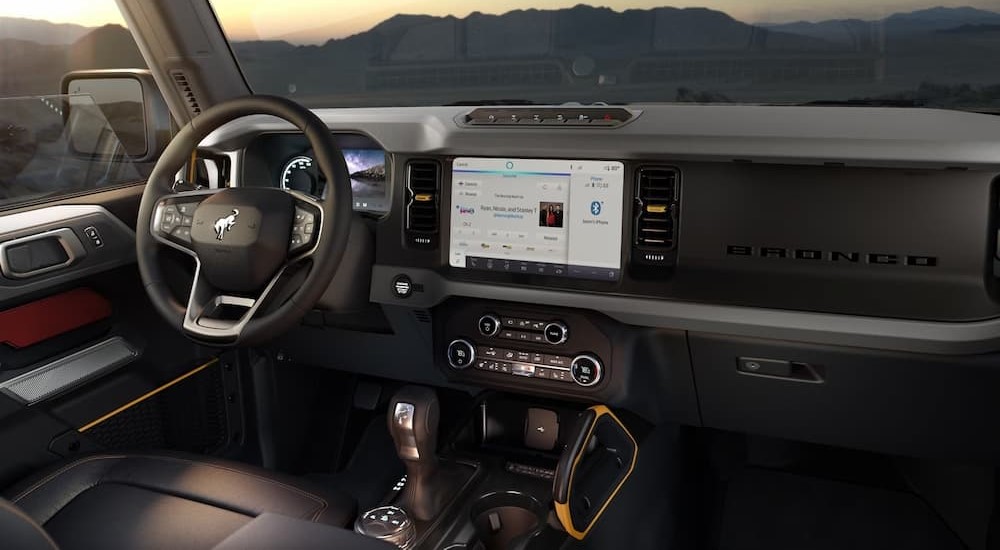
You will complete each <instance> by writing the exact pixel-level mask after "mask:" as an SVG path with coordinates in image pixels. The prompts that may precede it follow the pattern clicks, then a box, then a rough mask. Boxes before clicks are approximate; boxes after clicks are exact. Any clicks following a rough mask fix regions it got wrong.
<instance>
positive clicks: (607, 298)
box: [371, 265, 1000, 355]
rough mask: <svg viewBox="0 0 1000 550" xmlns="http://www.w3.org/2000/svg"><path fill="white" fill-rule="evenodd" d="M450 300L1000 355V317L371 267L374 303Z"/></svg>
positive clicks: (740, 332)
mask: <svg viewBox="0 0 1000 550" xmlns="http://www.w3.org/2000/svg"><path fill="white" fill-rule="evenodd" d="M399 273H406V274H407V275H409V276H410V278H411V279H412V280H413V281H414V283H419V284H422V285H424V292H416V293H414V294H413V295H412V296H410V297H409V298H408V299H407V300H405V301H404V300H400V299H398V298H396V297H394V296H393V295H392V294H391V292H389V281H391V280H392V278H393V277H395V276H396V275H397V274H399ZM451 296H463V297H469V298H482V299H487V300H497V301H507V302H522V303H533V304H539V305H549V306H556V307H568V308H574V309H589V310H592V311H597V312H601V313H604V314H605V315H607V316H609V317H611V318H613V319H616V320H618V321H620V322H622V323H626V324H630V325H635V326H640V327H651V328H665V329H673V330H687V331H694V332H706V333H714V334H726V335H731V336H747V337H753V338H766V339H769V340H791V341H795V342H802V343H813V344H828V345H835V346H851V347H861V348H873V349H880V350H896V351H906V352H914V353H930V354H940V355H972V354H980V353H989V352H993V351H996V350H998V349H1000V319H990V320H987V321H975V322H970V323H945V322H934V321H912V320H905V319H884V318H877V317H862V316H855V315H839V314H833V313H812V312H802V311H788V310H778V309H765V308H753V307H739V306H723V305H713V304H699V303H692V302H681V301H676V300H667V299H653V298H647V297H639V296H620V295H613V294H597V293H589V292H588V293H585V292H574V291H568V290H553V289H541V288H537V287H530V286H513V285H491V284H483V283H473V282H466V281H453V280H449V279H446V278H444V277H443V276H441V275H440V274H438V273H436V272H434V271H431V270H428V269H415V268H412V267H405V268H404V267H398V266H385V265H375V266H374V267H373V268H372V286H371V299H372V301H373V302H376V303H381V304H387V305H392V306H404V307H413V308H420V309H430V308H433V307H434V306H436V305H438V304H440V303H441V302H443V301H444V300H446V299H447V298H448V297H451Z"/></svg>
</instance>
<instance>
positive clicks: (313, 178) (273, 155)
mask: <svg viewBox="0 0 1000 550" xmlns="http://www.w3.org/2000/svg"><path fill="white" fill-rule="evenodd" d="M334 142H335V143H336V144H337V147H338V148H339V149H340V151H341V153H342V154H343V156H344V162H345V164H347V172H348V174H349V175H350V177H351V190H352V192H353V202H354V210H356V211H359V212H369V213H372V214H376V215H381V214H385V213H386V212H388V210H389V201H390V199H391V196H390V192H391V188H390V186H389V185H388V178H389V169H390V164H389V157H388V156H387V155H386V152H385V151H383V150H382V148H381V146H379V145H378V143H376V142H375V141H373V140H372V139H371V138H368V137H365V136H363V135H358V134H343V133H336V134H334ZM242 166H243V173H242V175H241V177H242V181H243V182H244V183H245V185H247V186H250V187H279V188H283V189H294V190H297V191H302V192H304V193H307V194H309V195H311V196H313V197H316V198H323V197H324V195H325V192H326V178H325V177H324V176H323V174H322V173H321V172H320V170H319V166H318V165H317V164H316V163H315V162H314V159H313V155H312V149H311V147H310V145H309V141H308V140H307V139H306V138H305V136H303V135H301V134H293V133H274V134H264V135H261V136H258V137H257V138H256V139H255V140H254V142H253V143H251V144H250V145H249V146H248V147H247V148H246V152H245V156H244V162H243V164H242Z"/></svg>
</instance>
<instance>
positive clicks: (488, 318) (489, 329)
mask: <svg viewBox="0 0 1000 550" xmlns="http://www.w3.org/2000/svg"><path fill="white" fill-rule="evenodd" d="M499 332H500V318H499V317H497V316H496V315H492V314H489V313H487V314H486V315H483V316H482V317H480V318H479V334H482V335H483V336H488V337H491V338H492V337H493V336H496V335H497V334H498V333H499Z"/></svg>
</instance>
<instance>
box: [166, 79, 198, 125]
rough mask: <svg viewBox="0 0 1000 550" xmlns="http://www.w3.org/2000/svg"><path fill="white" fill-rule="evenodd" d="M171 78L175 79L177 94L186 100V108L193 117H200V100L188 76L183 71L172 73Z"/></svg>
mask: <svg viewBox="0 0 1000 550" xmlns="http://www.w3.org/2000/svg"><path fill="white" fill-rule="evenodd" d="M170 77H171V78H173V79H174V86H176V87H177V93H178V94H180V96H181V99H183V100H184V106H185V107H187V110H188V113H189V114H190V115H191V117H192V118H193V117H196V116H198V115H200V114H201V105H199V104H198V98H197V97H196V96H195V94H194V89H193V88H191V83H190V82H188V79H187V75H185V74H184V73H183V72H181V71H170Z"/></svg>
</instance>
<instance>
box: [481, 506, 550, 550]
mask: <svg viewBox="0 0 1000 550" xmlns="http://www.w3.org/2000/svg"><path fill="white" fill-rule="evenodd" d="M470 515H471V519H472V524H473V526H474V527H475V528H476V540H475V541H474V542H471V543H469V544H468V546H467V548H469V549H470V550H472V549H475V550H512V549H516V548H523V547H524V546H525V544H526V543H527V541H528V540H529V539H531V538H532V537H533V536H534V535H536V534H537V533H538V532H539V531H540V530H541V528H542V527H543V526H544V525H545V518H546V516H547V510H546V509H545V507H544V506H542V504H541V503H540V502H538V501H537V500H535V499H534V498H532V497H530V496H528V495H525V494H523V493H515V492H502V493H490V494H487V495H484V496H483V497H482V498H480V499H479V500H477V501H476V503H475V504H473V505H472V508H471V510H470Z"/></svg>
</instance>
